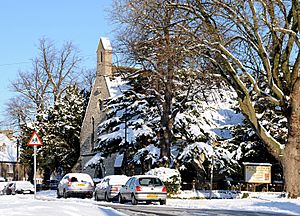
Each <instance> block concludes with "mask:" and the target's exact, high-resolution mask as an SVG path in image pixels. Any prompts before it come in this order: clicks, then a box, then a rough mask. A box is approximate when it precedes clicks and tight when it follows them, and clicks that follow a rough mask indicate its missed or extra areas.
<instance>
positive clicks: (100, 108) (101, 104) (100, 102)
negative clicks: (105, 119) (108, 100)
mask: <svg viewBox="0 0 300 216" xmlns="http://www.w3.org/2000/svg"><path fill="white" fill-rule="evenodd" d="M98 108H99V111H100V112H101V111H102V110H103V101H102V100H101V99H99V101H98Z"/></svg>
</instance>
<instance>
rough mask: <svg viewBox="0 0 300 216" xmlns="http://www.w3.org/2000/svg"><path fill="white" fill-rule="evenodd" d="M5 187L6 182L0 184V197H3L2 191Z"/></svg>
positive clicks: (3, 192)
mask: <svg viewBox="0 0 300 216" xmlns="http://www.w3.org/2000/svg"><path fill="white" fill-rule="evenodd" d="M6 185H7V182H2V181H1V182H0V195H3V194H5V191H4V189H5V186H6Z"/></svg>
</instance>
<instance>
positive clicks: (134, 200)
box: [131, 194, 138, 205]
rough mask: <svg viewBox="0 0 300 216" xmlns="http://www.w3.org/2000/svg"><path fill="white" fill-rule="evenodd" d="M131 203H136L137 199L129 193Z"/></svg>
mask: <svg viewBox="0 0 300 216" xmlns="http://www.w3.org/2000/svg"><path fill="white" fill-rule="evenodd" d="M131 203H132V205H137V204H138V201H137V199H136V198H135V196H134V194H132V195H131Z"/></svg>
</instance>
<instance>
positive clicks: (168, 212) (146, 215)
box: [98, 202, 287, 216]
mask: <svg viewBox="0 0 300 216" xmlns="http://www.w3.org/2000/svg"><path fill="white" fill-rule="evenodd" d="M98 205H100V206H105V207H111V208H113V209H115V210H117V211H119V212H122V213H124V214H127V215H130V216H157V215H159V216H177V215H178V216H179V215H180V216H185V215H188V216H196V215H197V216H208V215H209V216H274V215H276V216H287V214H282V213H274V212H270V213H266V212H264V213H262V212H253V211H238V210H215V209H195V208H193V209H190V208H174V207H169V206H159V205H146V204H139V205H136V206H133V205H131V204H124V205H121V204H117V203H107V204H106V203H103V202H101V203H99V204H98Z"/></svg>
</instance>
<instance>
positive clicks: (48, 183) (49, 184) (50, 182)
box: [47, 179, 59, 190]
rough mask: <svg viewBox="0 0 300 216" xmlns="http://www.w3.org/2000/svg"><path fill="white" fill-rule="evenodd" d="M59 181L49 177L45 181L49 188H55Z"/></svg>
mask: <svg viewBox="0 0 300 216" xmlns="http://www.w3.org/2000/svg"><path fill="white" fill-rule="evenodd" d="M58 183H59V181H58V180H57V179H51V180H48V181H47V186H48V189H50V190H56V189H57V186H58Z"/></svg>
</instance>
